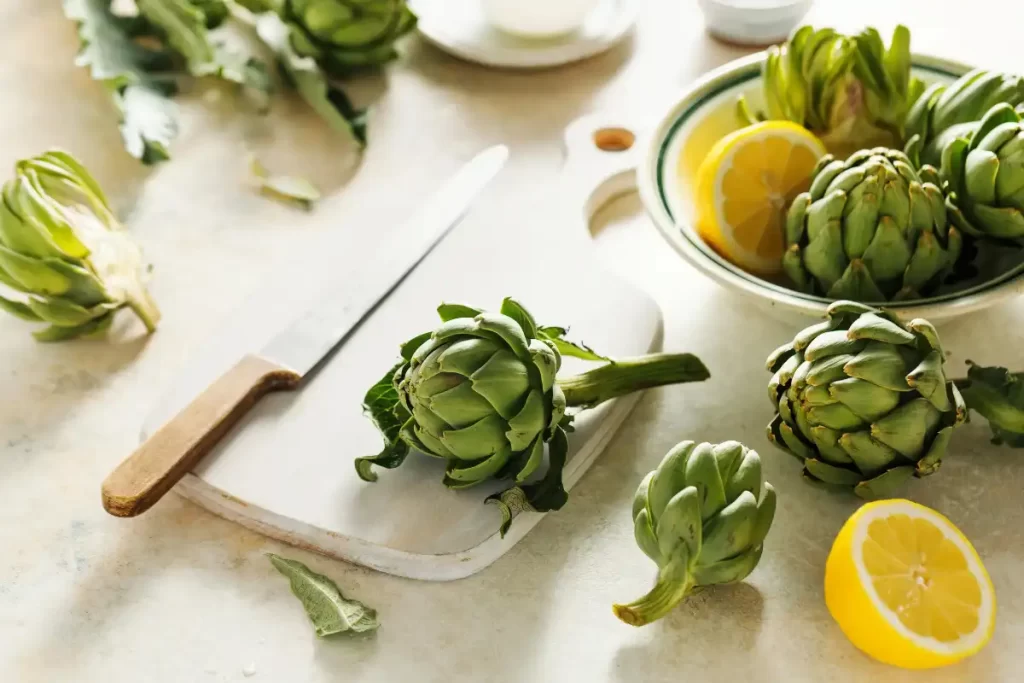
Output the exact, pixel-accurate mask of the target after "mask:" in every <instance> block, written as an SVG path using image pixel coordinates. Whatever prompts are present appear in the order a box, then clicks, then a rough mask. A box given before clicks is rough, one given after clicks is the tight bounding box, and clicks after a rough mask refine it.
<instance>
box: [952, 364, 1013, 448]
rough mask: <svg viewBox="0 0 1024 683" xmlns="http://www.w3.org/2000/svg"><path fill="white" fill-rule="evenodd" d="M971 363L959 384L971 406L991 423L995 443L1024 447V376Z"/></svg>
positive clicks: (1004, 369)
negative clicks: (964, 378)
mask: <svg viewBox="0 0 1024 683" xmlns="http://www.w3.org/2000/svg"><path fill="white" fill-rule="evenodd" d="M968 363H969V365H970V368H969V369H968V371H967V379H966V380H958V381H957V386H958V387H959V389H960V391H961V393H962V394H963V396H964V400H965V401H967V405H968V407H969V408H970V409H971V410H973V411H975V412H976V413H978V414H980V415H981V416H982V417H984V418H985V419H986V420H988V424H989V427H991V428H992V442H993V443H996V444H1007V445H1009V446H1013V447H1015V448H1024V373H1012V372H1010V371H1009V370H1007V369H1006V368H999V367H983V366H981V365H977V364H975V363H971V362H970V361H968Z"/></svg>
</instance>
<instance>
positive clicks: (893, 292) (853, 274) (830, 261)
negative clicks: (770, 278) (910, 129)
mask: <svg viewBox="0 0 1024 683" xmlns="http://www.w3.org/2000/svg"><path fill="white" fill-rule="evenodd" d="M786 244H787V245H788V248H787V251H786V253H785V255H784V256H783V268H784V269H785V271H786V274H787V275H788V276H789V278H790V279H791V280H792V281H793V284H794V285H795V286H796V288H797V289H799V290H801V291H803V292H807V293H809V294H818V295H824V296H827V297H830V298H833V299H854V300H857V301H867V302H883V301H888V300H905V299H912V298H916V297H920V296H922V295H927V294H929V293H930V292H932V291H934V290H935V288H936V287H937V286H938V285H939V284H941V282H942V280H943V279H944V277H945V275H946V274H948V273H949V272H950V271H952V269H953V267H954V265H955V264H956V262H957V259H958V258H959V257H960V252H961V249H962V246H963V239H962V236H961V234H960V232H959V231H958V230H956V228H954V227H952V226H950V225H949V224H948V223H947V217H946V206H945V200H944V197H943V194H942V191H941V190H940V189H939V188H938V187H937V186H936V185H935V184H933V183H928V182H922V179H921V177H920V176H919V175H918V173H917V172H916V171H915V170H914V169H913V168H911V166H910V164H909V163H908V160H907V157H906V156H905V155H904V154H903V153H902V152H898V151H896V150H890V149H884V148H876V149H871V150H861V151H860V152H857V153H856V154H854V155H853V156H851V157H850V158H849V159H847V160H846V161H845V162H844V161H839V160H836V159H835V158H834V157H832V156H831V155H826V156H824V157H822V159H821V160H820V161H819V162H818V166H817V167H816V168H815V170H814V175H813V180H812V182H811V187H810V190H809V191H808V192H804V193H802V194H800V195H798V196H797V198H796V199H795V200H793V203H792V204H791V205H790V207H789V212H788V215H787V218H786Z"/></svg>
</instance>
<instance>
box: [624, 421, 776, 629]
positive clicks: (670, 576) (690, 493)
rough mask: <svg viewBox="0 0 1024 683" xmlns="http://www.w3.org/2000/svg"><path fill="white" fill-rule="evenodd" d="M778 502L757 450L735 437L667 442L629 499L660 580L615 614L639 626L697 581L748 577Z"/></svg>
mask: <svg viewBox="0 0 1024 683" xmlns="http://www.w3.org/2000/svg"><path fill="white" fill-rule="evenodd" d="M775 507H776V499H775V489H773V488H772V486H771V484H768V483H763V484H762V481H761V458H760V456H759V455H758V454H757V452H756V451H753V450H750V449H749V448H747V447H746V446H744V445H743V444H741V443H738V442H736V441H727V442H725V443H721V444H717V445H712V444H710V443H701V444H697V443H694V442H693V441H684V442H682V443H680V444H678V445H677V446H675V447H674V448H672V450H670V451H669V452H668V454H667V455H666V456H665V458H664V459H663V460H662V461H661V464H660V465H658V468H657V469H656V470H654V471H653V472H651V473H649V474H648V475H647V476H646V477H645V478H644V480H643V481H642V482H641V483H640V487H639V488H638V489H637V492H636V495H635V497H634V498H633V526H634V531H635V535H636V541H637V544H638V545H639V546H640V549H641V550H642V551H643V552H644V554H646V555H647V556H648V557H650V558H651V559H652V560H654V562H655V563H656V564H657V565H658V580H657V583H656V585H655V587H654V589H652V590H651V592H650V593H648V594H647V595H646V596H644V597H643V598H640V599H639V600H637V601H636V602H633V603H631V604H629V605H616V606H615V608H614V609H615V613H616V615H617V616H618V617H619V618H620V619H622V620H623V621H625V622H627V623H629V624H632V625H634V626H642V625H644V624H647V623H650V622H651V621H654V620H656V619H659V618H661V617H662V616H664V615H665V614H667V613H668V612H669V611H670V610H671V609H672V608H673V607H674V606H675V605H677V604H678V603H679V602H680V601H681V600H683V599H684V598H685V597H686V596H687V595H688V594H689V593H690V591H691V590H692V589H693V588H695V587H697V586H709V585H713V584H721V583H733V582H736V581H741V580H743V579H744V578H746V577H747V575H749V574H750V572H752V571H753V570H754V568H755V567H756V566H757V563H758V561H759V560H760V559H761V553H762V550H763V542H764V539H765V537H766V536H767V535H768V531H769V529H770V528H771V524H772V520H773V519H774V517H775Z"/></svg>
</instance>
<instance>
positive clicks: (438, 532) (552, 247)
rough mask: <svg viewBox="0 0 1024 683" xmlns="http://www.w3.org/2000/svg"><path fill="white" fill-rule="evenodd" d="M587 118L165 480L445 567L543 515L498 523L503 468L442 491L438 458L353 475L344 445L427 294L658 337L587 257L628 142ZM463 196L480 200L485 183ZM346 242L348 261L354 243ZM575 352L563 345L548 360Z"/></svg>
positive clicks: (218, 501)
mask: <svg viewBox="0 0 1024 683" xmlns="http://www.w3.org/2000/svg"><path fill="white" fill-rule="evenodd" d="M601 124H602V119H599V118H596V117H591V118H585V119H581V120H579V121H577V122H575V123H574V124H573V125H572V126H570V127H569V128H568V129H567V131H566V135H565V142H566V163H565V166H564V169H563V171H562V173H561V175H560V177H559V178H558V179H557V185H554V186H552V185H551V183H544V182H541V181H539V182H538V190H539V192H542V193H544V195H545V196H546V197H547V199H546V200H545V199H544V197H540V198H538V197H523V203H522V218H521V220H519V221H518V222H517V223H518V225H519V226H520V227H521V231H520V232H519V234H516V235H497V234H492V233H491V231H488V230H487V229H486V228H483V227H481V222H475V224H474V225H461V226H457V227H456V228H455V230H454V231H453V232H452V233H451V234H450V235H449V236H448V238H447V239H446V240H445V241H444V242H442V243H441V245H440V246H439V247H438V248H437V249H435V250H434V252H433V253H432V254H431V255H430V256H429V257H428V258H427V259H426V261H424V262H423V263H422V264H421V265H420V266H419V268H418V269H417V270H416V271H415V272H413V274H412V275H411V276H410V277H409V278H408V279H407V280H406V281H405V282H404V283H403V284H402V285H401V287H400V288H399V289H398V290H397V291H395V292H394V293H392V294H391V296H390V297H389V298H388V299H387V300H386V301H385V302H384V303H383V304H382V305H381V307H380V308H379V309H378V310H377V311H376V312H375V313H374V314H373V315H372V316H371V318H370V319H369V320H367V321H366V322H365V323H364V324H363V325H362V326H361V327H360V328H359V329H358V330H357V331H356V333H355V334H354V335H353V336H352V337H350V339H349V340H348V341H347V342H346V343H345V345H344V346H343V347H342V349H341V351H340V352H339V353H337V354H335V355H334V356H333V357H332V358H331V359H330V360H329V362H328V363H326V365H324V366H323V367H322V369H320V370H319V372H318V373H317V374H316V375H314V376H313V377H312V379H311V380H310V381H308V382H307V383H306V384H304V385H303V386H302V388H301V389H300V390H299V391H296V392H289V393H281V394H271V395H269V396H267V397H266V398H264V399H263V400H262V401H261V402H260V403H259V404H258V405H257V406H256V408H255V409H254V410H253V411H252V413H250V415H249V416H248V417H247V418H245V419H243V420H242V422H241V423H240V424H239V425H238V426H237V427H236V428H235V429H234V430H232V432H231V433H230V434H229V435H228V436H227V437H226V438H225V439H224V440H223V441H222V442H221V444H220V445H219V446H218V447H217V448H216V449H215V450H214V451H213V452H212V453H210V454H209V455H208V456H207V457H206V458H205V459H204V460H203V461H202V462H201V463H200V464H199V466H198V467H196V469H195V470H194V471H193V472H192V473H191V474H188V475H186V476H185V477H184V478H183V479H182V480H181V482H180V483H179V484H178V485H177V486H176V487H175V489H174V490H175V491H177V492H178V493H179V494H181V495H183V496H184V497H186V498H188V499H189V500H192V501H194V502H195V503H197V504H199V505H201V506H203V507H205V508H207V509H208V510H210V511H212V512H214V513H216V514H218V515H221V516H223V517H225V518H227V519H230V520H233V521H235V522H237V523H239V524H242V525H243V526H246V527H249V528H251V529H254V530H256V531H259V532H261V533H264V534H266V535H268V536H271V537H273V538H276V539H279V540H282V541H285V542H287V543H291V544H294V545H297V546H301V547H303V548H307V549H310V550H315V551H318V552H321V553H324V554H326V555H331V556H334V557H338V558H341V559H343V560H347V561H350V562H354V563H357V564H361V565H365V566H368V567H372V568H374V569H378V570H380V571H383V572H387V573H390V574H396V575H399V576H406V577H410V578H417V579H426V580H437V581H443V580H451V579H458V578H462V577H465V576H469V575H471V574H473V573H475V572H477V571H479V570H481V569H483V568H484V567H486V566H488V565H489V564H491V563H492V562H494V561H495V560H497V559H498V558H499V557H501V555H502V554H504V553H505V552H507V551H508V550H509V549H510V548H511V547H512V546H513V545H515V544H516V543H517V542H518V541H519V540H520V539H522V538H523V537H524V536H525V535H526V533H527V532H529V530H530V529H531V528H532V527H533V526H534V525H536V524H537V522H539V521H540V519H541V518H542V517H543V515H541V514H538V513H522V514H520V515H519V516H518V517H517V518H516V519H515V520H514V522H513V523H512V528H511V530H510V531H509V533H508V534H506V536H505V538H500V537H499V535H498V533H497V531H498V525H499V523H500V514H499V511H498V509H497V508H496V507H495V506H493V505H485V504H484V499H485V498H486V497H487V496H488V495H489V494H491V493H493V492H494V491H497V490H500V489H501V488H504V484H496V485H490V486H488V485H482V486H480V487H476V488H472V489H468V490H464V491H458V492H456V491H450V490H448V489H446V488H445V487H443V486H442V485H441V477H442V476H443V474H444V471H443V469H444V468H443V463H441V461H439V460H436V459H434V458H429V457H426V456H424V455H422V454H419V453H413V454H411V455H410V456H409V458H408V459H407V460H406V462H405V464H404V465H403V466H402V467H401V468H399V469H397V470H382V469H379V470H378V472H379V474H380V477H379V480H378V481H377V482H376V483H367V482H363V481H362V480H360V479H359V478H358V477H357V476H356V473H355V469H354V466H353V460H354V458H356V457H357V456H361V455H368V454H372V453H375V452H377V451H378V450H379V449H380V446H381V440H380V436H379V435H378V433H377V431H376V429H375V428H374V427H373V425H372V424H371V422H370V421H369V419H367V418H366V417H365V416H364V415H363V414H362V410H361V403H362V399H363V395H364V394H365V392H366V390H367V389H368V388H369V387H370V386H372V385H373V384H374V382H376V381H377V380H378V379H380V377H381V376H382V375H383V373H384V372H385V371H386V370H387V369H388V368H390V367H392V365H393V364H394V362H395V360H396V358H397V354H398V347H399V344H400V343H402V342H403V341H405V340H406V339H409V338H411V337H412V336H414V335H416V334H418V333H420V332H422V331H425V330H428V329H431V328H433V327H435V326H436V325H437V324H439V323H438V320H437V318H436V315H435V314H434V309H435V308H436V307H437V305H438V304H439V303H440V302H442V301H456V302H465V303H470V304H473V305H476V306H480V307H484V308H490V309H496V308H497V307H498V306H499V305H500V302H501V299H502V298H503V297H504V296H513V297H515V298H517V299H518V300H520V301H521V302H522V303H523V304H524V305H526V307H527V308H528V309H529V310H530V311H531V312H533V314H534V315H535V316H536V318H537V319H538V321H539V322H540V323H542V324H550V325H561V326H568V327H570V329H571V332H570V336H571V338H573V339H576V340H582V341H585V342H586V343H587V344H588V345H590V346H592V347H593V348H594V349H596V350H598V351H600V352H603V353H605V354H608V355H612V356H620V357H625V356H633V355H639V354H643V353H647V352H648V351H652V350H657V349H659V348H660V345H661V329H662V326H661V312H660V310H659V309H658V307H657V304H656V303H655V302H654V301H653V300H652V299H651V298H650V297H648V296H647V295H646V294H644V293H642V292H640V291H639V290H637V289H635V288H633V287H632V286H631V285H628V284H626V283H624V282H622V281H620V280H619V279H617V278H616V277H614V276H612V275H610V274H608V273H606V272H605V271H604V270H602V269H601V267H600V265H599V263H598V262H597V260H596V257H595V253H594V249H595V247H594V244H593V242H592V241H591V236H590V233H589V228H588V225H589V220H590V217H591V216H592V215H593V213H594V212H595V211H596V210H597V209H599V208H600V207H601V206H602V205H603V204H605V203H607V202H608V201H610V200H611V199H612V198H614V197H615V196H618V195H619V194H622V193H623V192H627V191H629V190H631V189H633V188H634V187H635V186H634V174H633V170H632V169H633V168H635V165H636V161H637V158H636V156H637V155H638V154H639V153H640V150H639V148H640V147H641V145H639V144H636V145H634V146H633V147H632V148H631V149H629V150H628V151H620V152H604V151H601V150H599V149H597V147H596V145H595V143H594V131H596V130H599V129H601V128H602V125H601ZM512 154H513V155H514V154H515V150H513V151H512ZM500 177H501V176H500V175H499V178H498V180H499V181H500ZM439 180H440V179H439ZM545 189H546V192H545ZM474 211H477V212H486V211H487V198H486V193H485V195H484V196H482V197H481V198H480V201H478V203H477V204H476V205H475V207H474ZM483 225H484V226H485V225H486V220H485V221H483ZM372 230H373V231H374V232H373V233H372V234H371V233H370V232H369V230H368V231H367V237H366V238H365V239H364V240H363V243H362V245H360V247H361V248H363V249H365V251H366V256H369V254H370V253H372V251H373V249H375V248H376V245H377V244H380V243H382V242H386V239H387V234H386V233H387V226H374V227H373V228H372ZM346 256H347V257H348V262H351V261H352V260H353V258H352V257H353V256H354V257H355V259H356V260H358V258H359V257H360V256H361V254H348V255H346ZM339 262H340V263H342V264H344V263H345V262H346V261H345V259H342V258H340V257H339ZM340 267H344V265H342V266H340ZM311 270H315V269H311ZM316 280H318V279H317V278H310V282H309V283H298V284H297V283H288V286H289V287H290V288H291V289H289V291H287V292H285V293H282V292H281V291H280V286H279V285H276V283H275V286H276V288H275V289H274V290H273V293H272V294H271V292H270V290H268V292H265V293H261V294H258V295H255V296H253V297H252V299H251V300H250V301H249V303H248V304H246V305H244V306H243V307H242V308H241V309H240V310H239V311H238V312H237V314H236V315H235V316H234V317H233V319H230V320H227V321H225V324H224V327H223V329H222V331H221V332H220V333H219V334H217V335H216V336H214V337H213V338H212V339H210V340H209V342H208V343H207V344H206V345H204V347H203V350H202V352H201V353H200V354H199V356H198V357H196V358H193V359H192V360H191V361H190V362H189V363H188V364H187V366H186V367H185V368H184V369H183V370H182V372H181V375H180V377H179V378H178V380H177V381H176V383H175V384H174V386H173V387H171V388H170V389H169V391H168V392H167V393H166V394H165V395H164V396H163V397H162V399H161V400H160V401H159V402H158V404H157V407H156V409H155V410H154V411H153V412H152V413H151V414H150V416H149V417H148V419H147V420H146V423H145V425H144V428H143V438H145V437H146V436H147V435H149V434H151V433H153V432H154V431H155V430H156V429H158V428H159V427H160V426H161V425H162V424H163V423H164V422H166V421H167V420H168V419H169V418H170V417H172V416H173V415H174V414H175V413H177V412H178V411H179V410H180V409H181V408H182V407H183V406H185V405H186V404H187V403H188V402H189V401H190V400H191V399H192V398H193V397H194V396H195V395H197V394H198V393H199V392H200V391H201V390H202V389H203V388H205V387H206V386H207V385H209V384H210V383H211V382H212V381H213V380H214V379H215V378H216V377H218V376H219V375H220V374H221V373H222V372H224V371H225V370H227V369H228V368H229V367H230V366H231V365H232V364H233V363H234V362H235V361H236V360H237V359H239V358H240V357H241V356H242V355H243V354H244V353H245V352H248V351H257V350H258V349H259V348H261V347H262V346H263V345H264V344H265V343H266V342H267V341H268V340H269V339H270V338H271V337H272V336H273V335H274V334H275V333H276V332H278V331H279V329H280V328H281V326H282V323H281V321H282V320H285V321H286V320H289V319H291V318H292V317H294V315H295V313H296V312H298V311H300V310H302V307H303V304H304V303H305V302H306V301H307V300H308V298H309V297H310V295H311V294H312V293H313V292H314V291H315V289H316V285H318V284H320V282H318V281H316ZM341 296H344V293H343V292H340V293H339V297H341ZM585 367H586V366H585V365H584V364H582V363H580V362H579V361H575V360H573V359H567V362H566V363H565V364H564V365H563V372H564V373H565V372H567V373H573V372H575V371H579V370H580V369H583V368H585ZM638 398H639V395H633V396H630V397H628V398H624V399H619V400H617V401H612V402H610V403H608V404H605V405H603V406H601V407H599V408H597V409H594V410H591V411H588V412H586V413H584V414H583V415H582V416H581V418H580V419H578V421H577V423H576V425H577V431H576V432H575V433H574V434H572V435H571V436H570V453H569V458H568V461H567V465H566V468H565V472H564V479H565V485H566V488H567V489H568V488H570V487H571V486H572V485H573V484H575V483H576V481H577V480H578V479H579V478H580V477H581V476H582V475H583V473H584V472H585V471H586V470H587V468H588V467H589V466H590V465H591V464H592V463H593V461H594V459H595V458H596V457H597V455H598V454H599V453H600V451H601V449H602V448H603V447H604V445H605V444H606V443H607V442H608V440H609V439H610V438H611V436H612V435H613V434H614V432H615V430H616V429H617V428H618V427H619V425H620V424H621V423H622V421H623V420H624V419H625V417H626V416H627V414H628V413H629V411H630V410H631V409H632V407H633V406H634V405H635V403H636V400H637V399H638ZM569 504H570V505H571V504H572V497H571V496H570V501H569ZM556 514H557V513H556Z"/></svg>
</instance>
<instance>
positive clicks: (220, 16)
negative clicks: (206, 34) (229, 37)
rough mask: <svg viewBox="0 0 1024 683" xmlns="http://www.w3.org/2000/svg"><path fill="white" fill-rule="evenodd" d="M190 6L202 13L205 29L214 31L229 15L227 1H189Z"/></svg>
mask: <svg viewBox="0 0 1024 683" xmlns="http://www.w3.org/2000/svg"><path fill="white" fill-rule="evenodd" d="M189 1H190V4H191V5H192V6H193V7H195V8H196V9H198V10H199V11H200V12H202V13H203V18H204V19H205V20H206V28H209V29H214V28H217V27H218V26H220V25H221V24H223V23H224V21H225V20H226V19H227V18H228V17H229V16H230V15H231V10H230V9H229V8H228V5H227V0H189Z"/></svg>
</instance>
